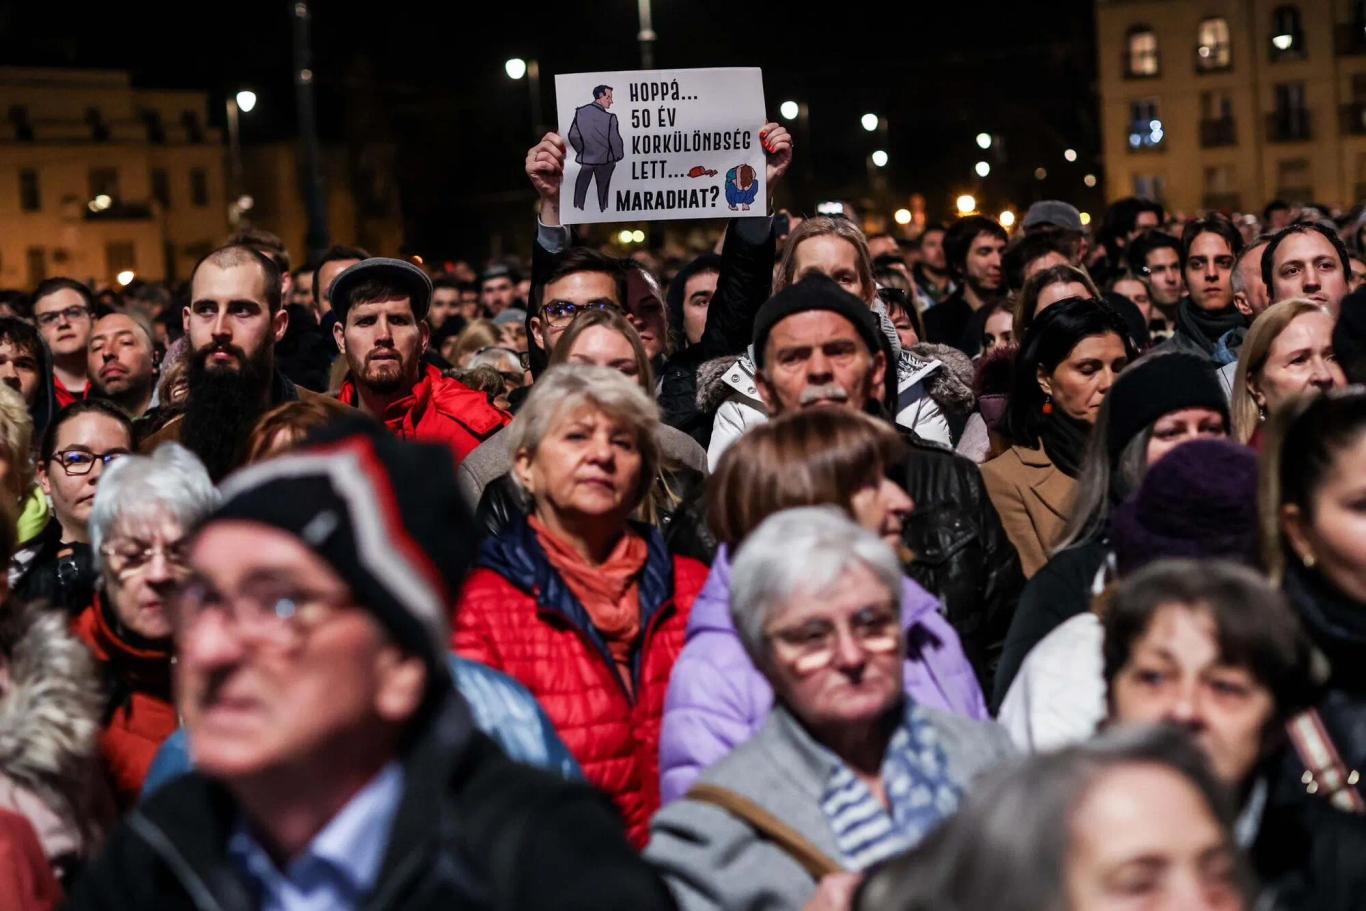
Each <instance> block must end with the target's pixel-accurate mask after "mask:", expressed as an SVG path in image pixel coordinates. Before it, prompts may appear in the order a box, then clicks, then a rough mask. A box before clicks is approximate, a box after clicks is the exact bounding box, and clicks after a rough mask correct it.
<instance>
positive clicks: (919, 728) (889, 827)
mask: <svg viewBox="0 0 1366 911" xmlns="http://www.w3.org/2000/svg"><path fill="white" fill-rule="evenodd" d="M902 586H903V583H902V576H901V565H900V564H899V563H898V562H897V558H896V555H895V554H894V553H893V552H892V550H891V548H889V547H888V546H887V545H886V543H885V542H884V541H883V540H882V539H881V538H879V537H878V535H877V534H875V533H874V532H872V531H869V530H867V529H866V528H863V527H861V526H860V525H859V524H856V523H855V522H854V521H852V520H850V519H849V518H846V517H845V516H843V515H841V514H840V513H839V512H838V511H836V510H835V509H832V508H829V507H806V508H802V509H793V510H788V511H785V512H780V513H776V514H774V515H772V516H770V517H769V518H767V519H765V520H764V522H763V523H762V524H760V525H759V527H758V528H757V529H756V530H755V531H754V532H753V533H752V534H751V535H750V536H749V537H748V538H747V539H746V540H745V543H744V544H743V545H742V546H741V547H740V550H739V552H738V554H737V555H736V558H735V563H734V567H733V572H732V575H731V580H730V602H731V614H732V616H733V617H734V621H735V628H736V631H737V632H738V634H739V637H740V640H741V642H743V644H744V648H745V651H746V652H747V653H748V654H749V657H750V659H751V660H752V661H753V662H754V665H755V666H756V667H757V668H759V670H760V671H761V672H762V673H763V675H764V677H765V678H766V679H767V681H768V683H769V685H771V686H772V688H773V697H774V703H773V708H772V710H771V711H770V712H769V713H768V717H767V720H766V721H765V722H764V723H763V726H762V727H760V728H759V730H758V732H757V733H755V734H754V735H753V736H752V737H750V738H749V739H748V740H746V741H745V742H744V743H743V744H742V745H741V746H739V747H737V748H736V749H735V750H734V751H732V752H731V753H730V754H729V755H728V756H726V758H724V759H722V760H721V761H720V762H718V763H716V764H715V765H713V766H712V767H711V768H709V769H707V771H705V772H703V773H702V776H701V777H700V778H699V779H698V781H697V782H696V783H695V784H693V785H692V786H691V787H690V789H689V790H688V793H687V794H686V795H685V796H684V797H683V798H682V799H680V800H677V801H675V802H673V803H671V804H669V805H668V806H667V807H665V808H664V809H663V810H661V811H660V812H659V814H658V815H656V816H655V818H654V821H653V823H652V825H651V838H650V843H649V845H648V847H647V848H646V851H645V855H646V858H647V859H648V860H650V861H651V862H652V863H654V864H656V865H657V866H658V867H659V869H660V872H661V873H662V874H663V876H664V879H665V882H666V883H667V884H668V886H669V888H670V891H672V892H673V895H674V899H675V900H676V901H677V902H678V906H679V908H681V909H683V911H701V909H730V908H734V909H747V908H756V907H764V908H790V909H794V911H795V909H799V908H822V909H823V908H847V907H848V902H849V899H850V897H851V896H852V894H853V891H854V889H855V888H857V886H858V884H859V881H860V879H861V876H862V874H863V872H864V871H866V870H867V869H869V868H870V867H872V866H873V865H875V864H877V863H879V862H881V861H883V860H886V859H887V858H890V857H892V856H894V855H896V854H899V853H901V852H903V851H906V850H908V849H909V848H912V847H914V846H915V845H916V844H917V843H918V842H919V841H920V839H921V838H923V837H924V836H925V835H926V834H927V833H929V832H930V831H931V830H933V829H934V828H935V827H936V826H937V825H939V824H940V823H941V822H942V821H943V820H944V819H946V818H947V817H949V816H951V815H952V814H953V813H954V811H955V810H957V808H958V805H959V803H960V801H962V799H963V797H964V795H965V794H966V793H967V792H968V790H969V788H970V787H971V786H972V783H973V779H974V778H976V777H977V776H978V775H979V774H980V773H981V772H984V771H986V770H987V769H990V768H991V767H993V766H995V765H996V764H997V763H999V762H1000V761H1001V760H1002V759H1004V758H1005V757H1007V756H1008V755H1009V754H1010V752H1011V750H1010V745H1009V742H1008V740H1007V739H1006V736H1005V734H1004V732H1003V731H1001V729H1000V728H998V727H996V726H995V725H994V724H993V723H991V722H989V721H976V720H972V719H968V718H963V717H959V716H955V715H950V714H948V713H946V712H943V711H940V710H937V709H932V708H929V707H927V706H925V705H923V704H922V703H921V702H920V701H918V700H917V699H915V698H913V697H908V696H907V695H906V693H905V686H904V682H903V679H902V675H903V661H904V657H903V656H904V655H905V654H906V652H907V650H908V648H914V647H915V644H914V643H912V642H910V641H909V640H908V638H907V635H906V633H905V631H904V630H903V628H902V622H901V619H902V618H901V600H902Z"/></svg>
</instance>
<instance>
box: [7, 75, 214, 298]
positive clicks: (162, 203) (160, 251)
mask: <svg viewBox="0 0 1366 911" xmlns="http://www.w3.org/2000/svg"><path fill="white" fill-rule="evenodd" d="M208 113H209V101H208V95H207V94H206V93H204V92H186V91H154V90H145V89H137V88H134V87H133V86H132V84H131V82H130V80H129V76H128V74H127V73H122V72H116V71H103V70H60V69H24V68H13V67H0V226H3V230H0V287H6V288H32V287H33V286H34V285H36V284H37V283H38V282H39V281H41V280H42V279H43V278H46V277H48V276H53V275H66V276H70V277H72V278H78V279H81V280H83V281H88V282H91V283H93V284H95V285H110V284H113V283H114V282H115V281H116V280H117V279H118V277H119V276H120V275H121V274H123V275H124V277H125V278H127V277H128V276H127V274H126V273H132V274H133V275H134V276H136V277H138V278H143V279H148V280H170V281H175V280H177V279H181V278H185V277H186V276H187V275H188V274H189V271H190V268H191V267H192V266H193V265H194V262H195V260H196V259H198V257H199V256H201V255H203V253H205V252H206V251H208V250H211V249H212V248H213V247H214V246H215V245H216V244H217V243H218V242H220V241H221V240H222V238H223V237H224V235H225V234H226V233H227V229H228V223H227V200H226V198H225V190H224V176H223V174H224V147H223V137H222V135H221V131H220V130H217V129H214V128H211V127H209V125H208V119H209V118H208Z"/></svg>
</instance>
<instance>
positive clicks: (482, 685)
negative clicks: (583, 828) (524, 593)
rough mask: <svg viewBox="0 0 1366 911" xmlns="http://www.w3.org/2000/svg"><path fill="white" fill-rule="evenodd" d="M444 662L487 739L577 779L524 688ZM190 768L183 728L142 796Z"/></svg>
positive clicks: (470, 666) (460, 662) (486, 670)
mask: <svg viewBox="0 0 1366 911" xmlns="http://www.w3.org/2000/svg"><path fill="white" fill-rule="evenodd" d="M450 662H451V676H453V677H454V678H455V688H456V690H457V691H459V693H460V695H461V696H464V697H465V702H467V703H469V707H470V711H471V713H472V714H473V715H474V723H475V725H476V726H477V727H478V728H479V730H481V731H483V732H484V733H485V734H487V735H488V736H489V737H491V738H493V740H494V742H496V743H497V744H498V746H500V747H502V749H503V752H504V753H506V754H507V755H508V758H510V759H513V760H515V761H517V762H521V763H525V764H526V765H530V766H536V767H537V768H541V769H545V770H547V771H550V772H558V773H559V774H560V775H562V776H563V777H565V778H567V779H569V780H571V781H581V780H582V779H583V773H582V772H580V771H579V764H578V763H577V762H575V761H574V757H573V756H571V755H570V753H569V750H567V749H565V746H564V743H563V742H561V740H560V735H558V734H556V733H555V727H554V725H552V724H551V723H550V719H549V718H547V717H546V715H545V710H544V709H542V708H541V706H540V704H539V703H538V702H537V701H536V700H535V699H534V698H532V696H531V694H530V693H529V692H527V690H526V687H524V686H522V685H521V684H520V683H518V682H517V681H516V680H513V679H512V678H511V677H509V676H508V675H507V674H504V673H502V672H501V671H495V670H494V669H493V668H491V667H485V666H484V665H482V664H480V663H478V662H477V661H470V660H468V659H465V658H461V657H459V656H457V655H451V656H450ZM191 768H193V763H191V762H190V751H189V743H188V742H187V738H186V736H185V729H184V728H181V729H180V730H178V731H176V732H175V733H174V734H172V735H171V736H170V737H169V738H167V740H166V742H165V743H163V744H162V745H161V749H159V750H158V751H157V755H156V759H154V760H153V761H152V768H151V770H150V771H149V772H148V773H147V779H146V781H144V782H143V785H142V799H143V800H146V799H147V797H148V796H149V795H150V794H151V793H152V792H153V791H155V790H156V789H157V788H159V787H161V786H162V785H164V784H166V783H167V782H169V781H171V780H173V779H175V778H178V777H179V776H181V775H184V774H185V773H186V772H188V771H190V769H191Z"/></svg>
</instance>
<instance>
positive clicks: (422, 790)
mask: <svg viewBox="0 0 1366 911" xmlns="http://www.w3.org/2000/svg"><path fill="white" fill-rule="evenodd" d="M417 724H418V728H417V730H416V731H415V733H414V736H413V739H412V740H411V742H410V745H409V746H408V748H407V749H406V750H405V751H404V752H403V753H402V754H401V755H400V757H399V759H400V761H401V762H402V763H403V771H404V779H403V794H402V797H401V798H400V802H399V806H398V811H397V814H396V816H395V817H394V822H393V828H392V830H391V832H390V835H389V840H388V844H387V846H386V848H385V851H384V856H383V860H382V861H381V863H380V869H379V876H378V880H377V882H376V884H375V887H374V889H373V890H372V891H371V894H369V895H367V896H364V897H362V898H361V901H360V905H359V907H360V908H361V909H364V911H381V909H384V911H388V909H396V908H402V909H404V911H427V909H431V911H436V909H448V908H461V909H469V911H502V909H512V908H517V909H528V911H536V909H547V911H549V909H557V911H558V909H566V911H578V909H582V911H590V909H592V911H598V909H621V911H626V909H637V908H638V909H642V911H655V909H659V911H663V909H668V908H671V907H672V905H671V903H670V901H669V898H668V893H667V891H666V890H665V888H664V886H663V885H662V884H661V883H660V881H659V878H658V876H657V875H656V874H655V873H654V872H653V871H652V870H651V869H650V867H649V866H648V865H647V864H646V863H645V862H644V861H642V860H641V859H640V858H639V857H638V856H637V855H636V854H635V852H634V851H632V850H631V848H630V846H629V845H628V844H627V843H626V839H625V838H623V837H622V831H621V824H620V822H619V821H618V820H616V819H615V818H614V817H613V814H612V811H611V808H610V806H609V805H608V804H607V802H606V800H604V799H603V797H602V796H601V795H599V794H597V793H595V792H593V791H592V790H591V789H590V788H587V787H585V786H583V785H577V784H571V783H568V782H565V781H564V780H563V779H560V778H558V777H557V776H554V775H551V774H548V773H545V772H541V771H539V770H536V769H531V768H528V767H526V766H522V765H519V764H517V763H515V762H513V761H512V760H510V759H508V758H507V757H506V756H504V755H503V753H502V752H501V751H500V750H499V749H498V747H497V746H495V745H494V744H493V742H492V741H490V740H489V739H488V737H487V736H485V735H484V734H482V733H480V732H479V731H478V730H476V729H475V727H474V724H473V722H472V720H471V718H470V712H469V708H468V707H467V706H466V705H465V704H464V702H463V701H462V700H461V699H460V697H459V696H457V695H456V694H455V693H451V694H450V695H449V696H448V697H446V699H445V700H444V701H443V702H440V703H438V704H437V705H436V707H435V708H434V710H433V711H431V712H430V713H429V714H428V715H427V716H426V717H425V718H423V719H421V720H420V721H418V722H417ZM240 818H241V810H240V808H239V807H238V806H237V804H236V802H235V801H234V800H233V798H232V796H231V795H230V794H229V793H228V791H227V790H226V788H224V786H223V785H222V784H220V783H218V782H215V781H213V780H211V779H209V778H207V777H206V776H204V775H202V774H201V773H198V772H192V773H190V774H188V775H185V776H182V777H181V778H179V779H177V780H175V781H173V782H171V783H170V784H168V785H167V786H166V787H165V788H163V789H162V790H160V791H158V792H157V793H156V794H154V795H152V797H151V798H150V799H149V800H148V801H147V802H146V803H145V804H143V805H142V806H140V807H138V808H137V809H135V810H133V812H132V813H130V814H129V816H128V818H127V820H126V821H125V823H124V825H123V826H122V827H121V828H120V830H119V831H118V832H116V833H115V834H114V836H113V838H112V839H111V840H110V844H109V847H108V850H107V851H106V852H105V853H104V856H103V857H102V858H101V859H100V860H99V861H98V862H97V863H96V864H94V865H93V866H92V868H91V869H90V871H89V872H88V873H87V875H86V876H85V877H83V878H82V879H81V880H80V881H79V882H78V883H77V885H76V889H75V891H74V893H73V895H72V899H71V902H70V903H69V904H68V906H67V907H68V908H72V909H123V908H127V909H143V908H156V909H158V911H182V909H196V911H249V909H255V908H258V907H259V900H258V898H257V897H256V896H255V895H254V894H252V892H251V891H250V889H249V887H248V885H247V882H246V881H245V879H244V878H243V876H242V875H241V873H239V872H238V870H237V868H236V867H235V866H234V864H233V863H232V861H231V860H230V859H229V855H228V840H229V838H230V836H231V835H232V832H233V831H234V829H235V827H236V825H237V823H238V820H239V819H240Z"/></svg>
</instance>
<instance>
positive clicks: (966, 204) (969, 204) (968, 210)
mask: <svg viewBox="0 0 1366 911" xmlns="http://www.w3.org/2000/svg"><path fill="white" fill-rule="evenodd" d="M953 205H954V207H955V208H956V209H958V214H959V215H971V214H972V213H973V212H975V211H977V200H976V199H975V198H973V195H972V194H971V193H964V194H963V195H962V196H960V197H958V198H957V199H955V200H954V201H953Z"/></svg>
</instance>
